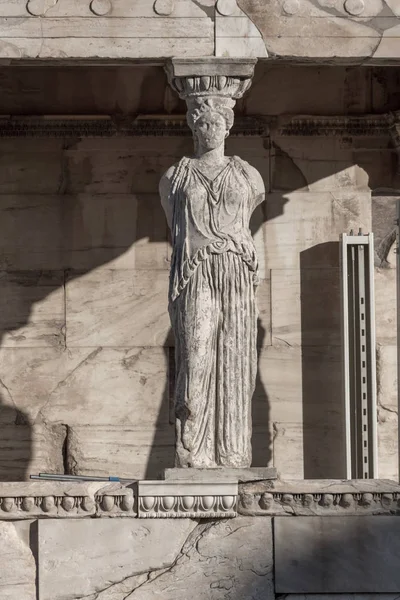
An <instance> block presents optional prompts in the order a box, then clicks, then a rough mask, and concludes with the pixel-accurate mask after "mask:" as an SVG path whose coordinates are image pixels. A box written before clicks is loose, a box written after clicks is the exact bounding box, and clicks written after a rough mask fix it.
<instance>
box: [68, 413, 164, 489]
mask: <svg viewBox="0 0 400 600" xmlns="http://www.w3.org/2000/svg"><path fill="white" fill-rule="evenodd" d="M66 452H67V464H68V467H69V470H70V472H71V473H74V474H76V475H79V474H82V475H92V474H93V475H100V476H101V475H104V476H106V477H108V476H110V475H113V476H118V477H124V478H131V479H148V478H156V477H158V475H159V474H160V473H161V471H162V470H163V469H165V468H167V467H172V466H173V465H174V459H175V428H174V427H173V426H172V425H168V424H163V425H158V426H157V425H156V426H154V427H152V428H150V427H147V428H141V429H139V428H136V429H134V428H128V427H124V426H123V425H120V426H118V427H117V426H114V427H112V426H106V425H103V426H102V425H97V426H93V425H87V426H85V427H79V426H74V427H70V428H69V430H68V438H67V447H66Z"/></svg>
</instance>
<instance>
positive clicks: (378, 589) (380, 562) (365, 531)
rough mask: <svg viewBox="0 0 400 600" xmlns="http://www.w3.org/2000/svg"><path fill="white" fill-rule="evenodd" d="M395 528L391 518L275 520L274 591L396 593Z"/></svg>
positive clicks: (397, 523) (399, 524)
mask: <svg viewBox="0 0 400 600" xmlns="http://www.w3.org/2000/svg"><path fill="white" fill-rule="evenodd" d="M399 528H400V520H399V519H398V518H397V517H390V516H388V517H386V518H382V519H377V518H374V517H360V518H356V517H353V518H351V519H350V518H348V519H338V518H335V517H326V518H322V517H319V518H318V517H303V518H302V519H296V520H292V519H282V518H279V517H278V518H275V519H274V540H275V589H276V592H277V593H319V594H323V593H344V592H347V593H358V592H364V593H366V592H372V591H373V592H374V593H385V592H386V593H391V592H398V590H399V589H400V573H399V570H398V567H397V564H398V553H399V545H400V542H399Z"/></svg>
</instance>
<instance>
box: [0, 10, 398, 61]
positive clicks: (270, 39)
mask: <svg viewBox="0 0 400 600" xmlns="http://www.w3.org/2000/svg"><path fill="white" fill-rule="evenodd" d="M8 4H10V3H8ZM11 4H12V6H10V7H9V6H8V5H7V3H5V2H2V4H1V6H0V32H1V34H2V39H3V43H2V48H1V51H0V56H1V57H3V58H7V59H17V60H18V59H21V58H53V59H57V58H64V57H68V58H86V59H90V58H104V59H119V58H153V59H154V58H158V59H161V58H165V57H170V56H180V57H183V56H187V57H197V56H199V57H209V56H218V57H240V58H243V57H258V58H266V57H268V56H278V57H289V58H290V59H293V57H295V58H314V59H317V60H327V59H330V60H331V61H334V60H335V58H336V57H338V58H341V59H343V58H347V59H351V58H357V59H359V60H361V59H365V58H368V59H369V60H370V61H373V60H376V61H383V60H396V59H397V60H398V59H399V51H398V39H399V29H400V26H399V25H398V17H399V16H400V15H399V9H398V8H397V5H396V4H395V0H386V2H383V0H374V1H371V0H369V2H364V1H361V0H360V2H354V0H347V1H344V0H336V1H331V2H329V3H328V4H327V3H326V2H324V1H323V0H319V1H318V0H285V2H280V1H279V0H273V1H272V2H269V3H268V4H267V5H266V4H265V3H264V2H262V1H261V0H258V1H256V2H254V1H252V2H250V0H238V2H236V1H235V0H218V1H215V0H202V1H201V2H194V1H192V0H190V1H189V0H187V1H186V2H184V1H183V0H179V1H177V2H172V0H168V1H165V0H157V2H155V3H154V4H153V3H150V4H149V3H146V2H145V0H141V1H140V2H137V3H134V5H132V4H131V3H129V2H128V1H127V0H93V2H90V1H89V0H87V1H85V2H77V0H68V1H65V2H59V1H57V0H29V2H28V3H27V4H25V2H22V1H21V0H18V1H17V2H14V3H11Z"/></svg>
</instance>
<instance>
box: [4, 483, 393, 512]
mask: <svg viewBox="0 0 400 600" xmlns="http://www.w3.org/2000/svg"><path fill="white" fill-rule="evenodd" d="M238 514H242V515H247V516H255V517H258V516H267V517H271V516H299V517H301V516H332V515H335V516H351V515H358V516H361V515H369V516H371V515H377V516H379V515H388V514H391V515H399V516H400V485H399V484H398V483H396V482H395V481H391V480H349V481H347V480H304V481H302V480H298V481H282V480H270V481H257V482H248V483H243V484H239V485H238V483H237V481H226V480H221V481H219V482H218V481H216V480H215V479H214V480H213V481H209V482H207V481H202V482H198V481H197V482H194V481H184V480H179V481H172V480H168V481H161V480H156V481H150V480H148V481H139V482H134V481H126V482H124V483H122V482H121V483H119V482H112V483H108V482H67V481H66V482H56V481H43V482H42V481H29V482H10V483H8V482H7V483H6V482H4V483H0V521H1V520H13V521H15V520H21V519H37V518H53V519H54V518H62V519H63V518H73V519H76V518H85V517H86V518H89V517H90V518H104V517H130V518H135V517H136V518H144V519H149V518H151V519H154V518H156V519H157V518H162V519H166V518H167V519H168V518H194V519H204V518H207V519H209V518H213V519H218V518H224V519H226V518H233V517H236V516H237V515H238Z"/></svg>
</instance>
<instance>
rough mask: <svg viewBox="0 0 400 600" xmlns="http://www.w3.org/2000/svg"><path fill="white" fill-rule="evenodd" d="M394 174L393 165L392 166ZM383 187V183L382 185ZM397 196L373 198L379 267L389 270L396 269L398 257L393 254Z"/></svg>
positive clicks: (373, 223) (373, 221)
mask: <svg viewBox="0 0 400 600" xmlns="http://www.w3.org/2000/svg"><path fill="white" fill-rule="evenodd" d="M390 170H391V171H392V172H393V164H392V163H391V164H390ZM381 185H382V183H381ZM397 203H398V197H397V195H392V196H378V195H376V194H374V195H373V196H372V228H373V232H374V245H375V251H376V254H377V257H376V258H377V266H382V267H385V268H389V269H395V268H396V255H395V254H394V253H393V246H394V243H395V228H396V218H397V216H396V212H397V210H396V209H397Z"/></svg>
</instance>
